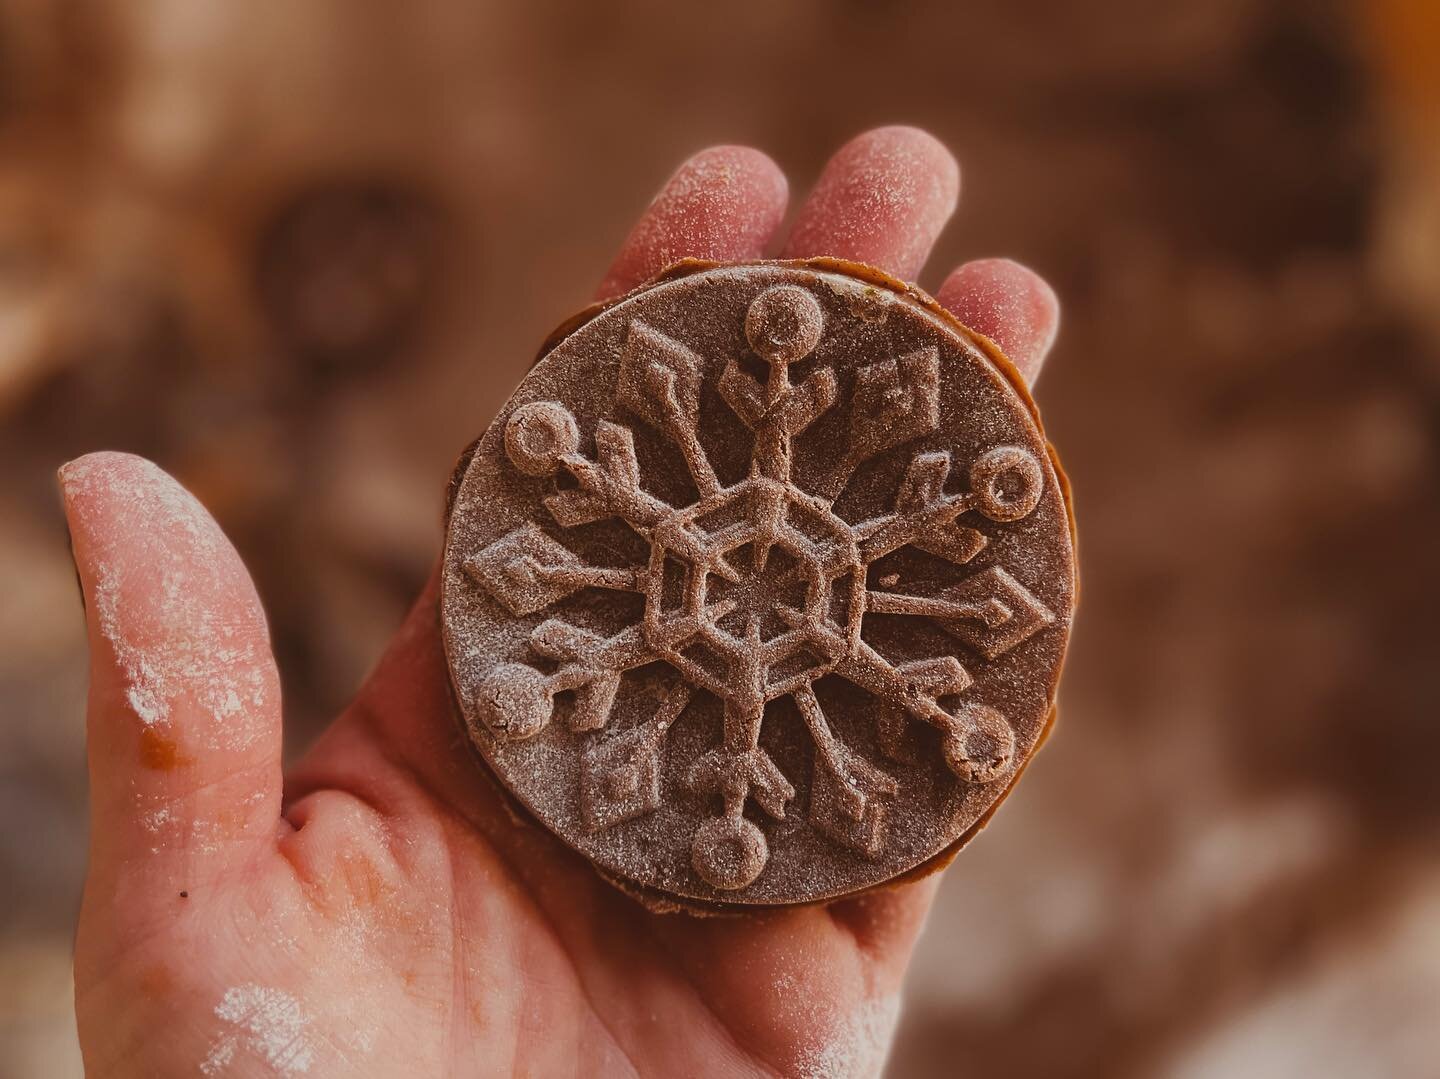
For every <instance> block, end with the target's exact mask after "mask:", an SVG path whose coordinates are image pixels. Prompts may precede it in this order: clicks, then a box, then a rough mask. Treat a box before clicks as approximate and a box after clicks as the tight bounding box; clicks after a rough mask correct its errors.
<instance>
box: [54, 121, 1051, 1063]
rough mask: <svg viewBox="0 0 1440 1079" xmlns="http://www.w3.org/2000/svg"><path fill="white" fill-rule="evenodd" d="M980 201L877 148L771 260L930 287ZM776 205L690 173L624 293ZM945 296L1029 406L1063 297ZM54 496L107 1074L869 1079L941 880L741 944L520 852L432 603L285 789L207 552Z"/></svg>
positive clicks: (186, 508)
mask: <svg viewBox="0 0 1440 1079" xmlns="http://www.w3.org/2000/svg"><path fill="white" fill-rule="evenodd" d="M958 188H959V178H958V170H957V168H956V165H955V162H954V160H953V159H952V158H951V157H950V155H949V154H948V153H947V152H946V151H945V149H944V148H943V147H942V146H940V144H939V143H937V142H936V141H935V140H934V139H932V138H931V137H930V136H928V135H926V134H924V133H922V132H919V131H916V130H914V129H909V128H885V129H880V130H876V131H871V132H869V133H867V134H865V135H862V136H860V137H859V138H857V139H855V140H854V141H852V142H851V143H849V144H848V145H847V146H845V147H844V148H843V149H842V150H841V151H840V152H839V153H838V154H837V155H836V156H835V157H834V158H833V159H832V160H831V161H830V163H829V164H828V166H827V167H826V170H825V172H824V174H823V175H822V177H821V179H820V181H819V183H818V184H817V186H816V189H815V191H814V192H812V194H811V195H810V197H809V198H808V199H807V201H806V202H805V203H804V205H803V206H802V207H801V209H800V211H799V214H798V216H797V219H796V221H795V223H794V225H793V227H792V228H791V230H790V232H789V235H788V237H787V239H786V240H785V241H784V243H783V244H782V245H780V253H781V254H782V255H783V256H785V257H797V258H798V257H806V256H813V255H834V256H840V257H844V258H850V259H854V260H857V261H862V262H868V263H871V264H874V265H876V266H879V267H881V268H882V269H885V270H887V271H889V272H890V273H892V274H894V275H895V276H898V277H901V278H904V279H907V280H908V279H913V278H914V277H915V276H916V275H917V274H918V273H919V271H920V269H921V267H922V265H923V264H924V262H925V259H926V257H927V255H928V254H929V251H930V248H931V246H932V244H933V243H934V241H935V239H936V237H937V236H938V234H939V232H940V230H941V229H942V228H943V226H944V224H945V222H946V220H947V219H948V218H949V216H950V214H951V212H952V211H953V210H954V207H955V203H956V199H957V195H958ZM786 199H787V189H786V182H785V178H784V176H783V175H782V174H781V173H780V171H779V169H778V168H777V167H776V166H775V165H774V164H773V163H772V162H771V161H770V160H769V159H768V158H766V157H765V156H764V155H763V154H760V153H759V152H757V151H755V150H750V149H745V148H738V147H721V148H716V149H711V150H707V151H704V152H703V153H701V154H698V155H697V156H695V157H694V158H692V159H691V160H690V161H688V162H687V163H686V164H685V165H683V166H682V167H681V168H680V170H679V171H678V172H677V173H676V174H675V176H674V177H672V178H671V180H670V181H669V182H668V183H667V185H666V186H665V188H664V189H663V190H662V191H661V193H660V194H659V196H657V198H656V199H655V201H654V202H653V203H652V204H651V206H650V207H649V208H648V209H647V211H646V212H645V214H644V215H643V217H642V219H641V221H640V222H639V224H637V226H636V227H635V229H634V231H633V232H632V233H631V235H630V237H629V238H628V240H627V241H626V242H625V244H624V246H623V247H622V250H621V252H620V255H619V257H618V258H617V259H616V261H615V263H614V265H613V266H612V268H611V270H610V272H609V274H608V275H607V276H606V278H605V282H604V284H603V285H602V288H601V295H602V296H610V295H615V294H617V293H619V292H622V291H624V290H626V289H628V288H630V287H632V286H634V285H636V284H639V283H640V282H641V281H643V280H645V279H646V278H647V277H649V276H651V275H652V274H653V273H655V272H656V271H658V270H660V269H662V268H664V267H665V266H666V265H668V264H669V263H671V262H673V261H675V260H677V259H679V258H682V257H686V256H692V257H698V258H710V259H726V260H728V259H750V258H758V257H761V256H762V255H763V254H764V253H766V252H767V251H769V250H772V249H773V245H772V239H773V238H774V236H775V234H776V232H777V230H778V229H779V226H780V223H781V219H782V218H783V217H784V215H785V206H786ZM937 298H938V299H939V300H940V302H941V303H943V304H944V305H945V306H947V307H948V308H949V309H950V310H951V311H953V312H954V313H955V314H956V315H957V316H958V317H959V318H960V319H961V320H962V321H963V322H965V323H967V324H968V325H969V326H971V327H972V328H974V329H976V330H978V331H980V332H981V333H984V334H987V335H989V336H990V337H992V338H994V339H995V340H996V341H997V342H998V343H999V344H1000V345H1001V347H1002V348H1003V349H1004V350H1005V351H1006V352H1007V354H1008V355H1009V356H1010V357H1011V358H1012V360H1014V361H1015V363H1016V365H1017V367H1018V368H1019V369H1020V371H1021V373H1022V374H1023V375H1024V376H1025V377H1026V378H1027V379H1028V380H1031V381H1033V379H1034V378H1035V376H1036V374H1037V373H1038V371H1039V367H1040V364H1041V362H1042V361H1043V359H1044V356H1045V354H1046V352H1047V351H1048V349H1049V346H1050V344H1051V342H1052V340H1053V338H1054V334H1055V329H1056V326H1057V322H1058V308H1057V306H1056V302H1055V298H1054V295H1053V293H1052V292H1051V291H1050V289H1049V288H1048V287H1047V286H1046V285H1045V284H1044V283H1043V282H1042V281H1040V280H1039V279H1038V278H1037V277H1035V276H1034V275H1033V274H1032V273H1031V272H1030V271H1028V270H1026V269H1024V268H1023V267H1020V266H1018V265H1016V264H1015V263H1012V262H1007V261H1003V260H986V261H981V262H972V263H967V264H966V265H964V266H961V267H960V268H959V269H957V270H955V271H954V273H952V274H951V275H950V276H949V277H948V278H947V279H946V280H945V282H944V284H943V285H941V287H940V289H939V290H938V292H937ZM61 482H62V487H63V491H64V499H65V509H66V514H67V517H68V519H69V523H70V529H71V535H72V541H73V547H74V553H75V560H76V565H77V567H78V570H79V575H80V581H81V585H82V588H83V592H84V597H85V604H86V611H87V618H88V624H89V639H90V649H91V671H90V678H91V684H90V696H89V708H88V720H87V723H88V728H87V730H88V734H87V739H88V754H89V769H90V783H91V815H92V822H91V843H90V866H89V875H88V878H87V880H86V884H85V895H84V902H83V905H82V909H81V915H80V927H79V934H78V938H77V943H76V959H75V966H76V1012H77V1018H78V1023H79V1032H80V1041H81V1046H82V1049H83V1051H84V1055H85V1061H86V1065H87V1068H88V1069H89V1070H90V1071H91V1072H93V1073H94V1074H98V1075H106V1076H119V1075H147V1076H148V1075H172V1074H182V1073H183V1074H192V1073H195V1072H196V1071H197V1070H198V1071H199V1072H200V1073H201V1074H206V1075H220V1074H225V1075H229V1074H235V1075H277V1074H278V1075H292V1074H297V1073H305V1072H308V1073H311V1074H323V1075H329V1074H346V1075H398V1074H424V1075H439V1074H464V1075H470V1074H479V1075H503V1074H526V1075H547V1076H548V1075H570V1074H583V1075H586V1076H601V1075H610V1074H618V1075H630V1074H641V1075H652V1074H653V1075H660V1076H698V1075H716V1074H724V1075H732V1074H733V1075H739V1074H760V1075H769V1074H777V1073H778V1074H782V1075H802V1076H808V1075H825V1076H829V1075H868V1074H873V1073H874V1072H875V1071H877V1070H878V1069H879V1067H880V1065H881V1063H882V1061H883V1058H884V1054H885V1051H886V1049H887V1048H888V1044H889V1040H890V1037H891V1035H892V1033H893V1027H894V1021H895V1016H896V1010H897V1006H898V999H899V997H898V994H899V989H900V983H901V979H902V977H903V975H904V972H905V968H906V966H907V964H908V962H909V958H910V954H911V951H912V949H913V946H914V943H915V938H916V935H917V933H918V932H919V930H920V927H921V924H922V922H923V920H924V917H925V913H926V910H927V909H928V907H929V905H930V900H931V897H932V896H933V893H934V889H935V886H936V878H935V877H933V876H932V877H930V878H928V879H926V880H923V881H919V882H916V883H911V884H905V885H902V886H899V887H896V888H893V889H890V890H887V891H881V892H877V893H874V894H871V895H867V896H863V897H860V898H856V899H851V900H844V901H840V902H837V903H832V904H830V905H828V906H815V907H805V908H799V909H794V910H779V911H770V912H763V913H757V914H752V915H747V916H744V917H734V918H730V917H715V918H697V917H693V916H690V915H682V914H670V915H664V914H654V913H651V912H649V911H648V910H646V909H645V908H644V907H642V906H640V905H639V904H637V903H636V902H634V901H633V900H631V899H629V898H627V897H626V896H624V895H623V894H622V893H620V892H619V891H617V890H616V889H614V888H613V887H611V886H610V885H609V884H607V883H605V882H604V881H603V880H601V879H600V878H599V877H598V876H597V875H596V874H595V873H594V872H593V871H592V870H591V868H590V867H589V865H588V864H587V863H586V862H585V861H584V860H583V859H582V858H580V857H579V856H578V855H576V854H574V853H573V852H571V851H570V850H569V849H568V848H566V847H565V846H564V845H563V844H561V843H560V842H559V841H557V840H556V839H554V838H553V837H551V836H550V835H549V834H548V833H547V832H545V831H544V830H543V829H541V828H540V827H538V826H537V825H533V824H528V823H518V822H516V821H515V820H514V819H513V818H512V816H511V815H510V814H509V812H508V811H507V809H506V807H505V805H504V804H503V803H502V801H501V798H500V796H499V795H498V794H497V793H496V791H495V790H494V789H493V788H492V786H491V785H490V784H489V783H487V782H486V781H485V780H484V778H483V777H482V776H480V775H479V774H477V771H476V765H475V763H474V761H473V759H472V757H471V755H470V753H469V751H468V748H467V746H466V745H465V742H464V738H463V735H462V733H461V731H460V728H459V726H458V724H457V723H456V721H455V719H454V715H453V711H452V709H453V705H452V702H451V700H450V696H449V693H450V691H449V684H448V675H447V671H446V666H445V659H444V655H443V651H442V648H441V644H440V638H439V633H438V616H437V613H436V606H435V605H436V592H437V589H436V584H435V581H434V579H432V581H431V583H430V585H429V586H428V587H427V588H426V589H425V591H424V593H423V594H422V595H421V596H420V598H419V600H418V601H417V603H416V605H415V607H414V609H413V610H412V611H411V613H410V615H409V617H408V618H407V620H406V622H405V624H404V625H403V626H402V627H401V629H400V630H399V632H398V633H397V634H396V636H395V639H394V640H393V642H392V643H391V645H390V647H389V649H388V651H387V652H386V654H385V656H384V658H383V659H382V660H381V661H380V664H379V665H378V667H377V669H376V670H375V672H374V673H373V674H372V675H371V677H370V678H369V680H368V681H367V682H366V684H365V686H364V687H363V688H362V689H361V690H360V692H359V694H358V695H357V696H356V698H355V700H354V701H353V702H352V703H351V704H350V706H349V707H348V708H346V709H345V710H344V712H343V713H342V714H341V715H340V716H339V717H338V718H337V719H336V720H335V721H334V723H333V724H332V725H331V726H330V728H329V729H328V730H327V731H326V732H325V734H324V735H323V736H322V737H321V738H320V739H319V741H318V742H317V743H316V744H315V746H314V747H313V748H312V749H311V750H310V751H309V752H308V753H307V754H306V755H305V757H304V758H303V759H302V760H301V761H300V762H299V763H298V764H297V765H296V766H295V767H293V768H292V769H290V770H289V772H288V773H287V774H284V775H282V772H281V766H280V743H281V738H280V731H281V716H280V689H279V676H278V674H277V671H276V668H275V661H274V658H273V656H272V654H271V651H270V645H269V641H268V637H267V631H266V626H265V619H264V615H263V613H262V610H261V607H260V602H259V599H258V597H257V596H256V594H255V590H254V586H253V585H252V584H251V582H250V579H249V577H248V575H247V574H246V572H245V569H244V567H243V566H242V565H241V563H240V560H239V558H238V556H237V555H236V553H235V551H234V549H233V548H232V547H231V546H230V544H229V543H228V542H227V541H226V540H225V538H224V536H223V535H222V534H221V532H220V530H219V528H218V526H217V525H216V524H215V522H214V521H213V520H212V519H211V518H210V517H209V515H208V514H206V513H205V511H204V510H203V509H202V508H201V507H200V506H199V504H198V503H197V502H196V501H195V500H194V499H193V498H192V497H191V496H190V495H189V494H187V493H186V492H185V491H184V490H183V489H182V488H180V487H179V486H178V485H177V484H176V483H175V482H174V481H173V480H171V479H170V478H169V477H168V476H166V475H165V474H164V473H162V472H161V471H160V470H159V469H157V468H156V467H155V466H153V465H151V464H149V463H148V462H146V461H143V460H141V459H139V458H135V457H130V456H126V455H123V454H114V453H104V454H93V455H91V456H88V457H83V458H81V459H79V460H78V461H74V462H72V463H70V464H68V465H66V466H65V467H64V468H63V469H62V470H61ZM437 490H438V485H437ZM437 497H438V496H437Z"/></svg>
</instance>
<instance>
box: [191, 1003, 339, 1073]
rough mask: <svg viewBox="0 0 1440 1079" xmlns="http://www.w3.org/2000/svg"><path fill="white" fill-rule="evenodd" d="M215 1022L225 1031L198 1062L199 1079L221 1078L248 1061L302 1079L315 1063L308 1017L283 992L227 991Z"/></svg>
mask: <svg viewBox="0 0 1440 1079" xmlns="http://www.w3.org/2000/svg"><path fill="white" fill-rule="evenodd" d="M215 1016H216V1018H218V1019H219V1020H220V1021H221V1022H222V1023H224V1024H225V1026H224V1029H223V1032H222V1033H221V1034H220V1036H219V1037H218V1038H216V1040H215V1042H214V1043H213V1044H212V1045H211V1047H210V1050H209V1052H208V1053H206V1055H205V1059H204V1060H202V1061H201V1062H200V1071H201V1074H203V1075H220V1074H222V1072H223V1071H224V1070H225V1069H226V1068H228V1067H229V1066H230V1065H231V1064H233V1063H236V1062H237V1060H243V1059H246V1058H255V1059H259V1060H262V1061H264V1062H265V1063H266V1064H267V1065H269V1066H270V1067H271V1068H272V1069H273V1070H274V1071H275V1072H276V1073H277V1074H279V1075H282V1076H288V1075H301V1074H303V1073H305V1072H308V1071H309V1070H310V1066H311V1065H312V1064H313V1063H314V1062H315V1044H314V1041H313V1039H312V1037H311V1035H310V1033H309V1027H310V1022H311V1020H310V1017H309V1016H308V1015H307V1014H306V1013H305V1011H304V1009H303V1008H302V1007H301V1005H300V1001H299V1000H297V999H296V998H295V997H293V996H292V995H290V994H289V993H287V992H285V991H284V990H281V989H267V988H266V987H264V986H261V985H240V986H236V987H234V988H231V989H227V990H226V991H225V995H224V996H223V997H222V998H221V999H220V1003H219V1004H217V1005H216V1006H215Z"/></svg>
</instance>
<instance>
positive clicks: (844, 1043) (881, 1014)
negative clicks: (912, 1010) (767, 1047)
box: [798, 995, 900, 1079]
mask: <svg viewBox="0 0 1440 1079" xmlns="http://www.w3.org/2000/svg"><path fill="white" fill-rule="evenodd" d="M899 1019H900V997H899V995H894V996H885V997H879V998H876V999H874V1000H871V1001H868V1002H867V1003H865V1004H864V1005H862V1006H861V1008H860V1010H859V1011H858V1012H856V1013H855V1015H854V1017H853V1018H852V1019H851V1021H850V1022H849V1024H842V1025H841V1026H840V1027H839V1028H838V1029H836V1030H833V1031H831V1033H830V1037H829V1038H828V1039H826V1040H825V1041H824V1042H823V1043H821V1044H818V1045H816V1046H814V1047H813V1048H812V1049H811V1050H810V1051H809V1052H808V1053H806V1054H805V1056H804V1057H803V1058H802V1059H801V1060H800V1061H799V1069H798V1074H799V1075H800V1076H801V1079H872V1077H873V1076H878V1075H879V1074H880V1071H881V1069H882V1068H884V1066H885V1058H886V1056H888V1055H889V1052H890V1039H891V1038H892V1037H894V1035H895V1024H896V1023H897V1022H898V1021H899Z"/></svg>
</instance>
